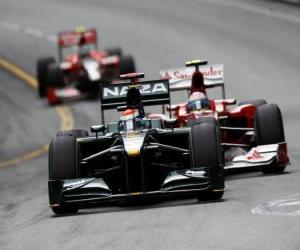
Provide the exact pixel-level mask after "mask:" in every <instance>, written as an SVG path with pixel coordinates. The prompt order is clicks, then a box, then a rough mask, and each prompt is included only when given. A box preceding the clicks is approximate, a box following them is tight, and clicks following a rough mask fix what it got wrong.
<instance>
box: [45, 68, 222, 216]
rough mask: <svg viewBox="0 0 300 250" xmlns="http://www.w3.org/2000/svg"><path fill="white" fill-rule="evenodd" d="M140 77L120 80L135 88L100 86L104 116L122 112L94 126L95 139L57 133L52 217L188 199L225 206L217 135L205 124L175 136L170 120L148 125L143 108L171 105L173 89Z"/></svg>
mask: <svg viewBox="0 0 300 250" xmlns="http://www.w3.org/2000/svg"><path fill="white" fill-rule="evenodd" d="M143 75H144V74H142V73H140V74H139V73H134V74H127V75H123V76H122V78H123V79H124V80H126V79H129V80H130V81H131V82H130V83H128V82H123V83H116V84H101V86H100V89H101V113H102V116H103V117H104V111H105V110H108V109H117V110H119V111H120V112H122V113H121V117H120V119H119V120H118V121H116V122H110V123H108V124H107V125H106V126H104V125H95V126H91V132H92V133H94V134H93V135H89V133H88V132H87V131H85V130H72V131H64V132H59V133H58V134H57V136H56V137H55V138H53V140H52V141H51V143H50V148H49V182H48V187H49V201H50V207H51V208H52V210H53V212H54V213H56V214H64V213H74V212H77V210H78V206H79V204H81V203H101V202H105V203H107V202H115V203H118V202H124V201H125V202H127V201H139V200H143V199H147V198H150V197H151V198H154V197H166V196H180V195H187V194H188V195H195V196H196V197H197V198H198V199H199V200H215V199H221V198H222V196H223V193H224V174H223V161H222V158H221V154H220V153H221V151H220V141H219V136H218V134H219V133H218V130H219V128H218V127H217V126H216V124H213V123H210V122H206V121H204V120H203V122H201V123H200V124H194V125H192V126H191V127H182V128H174V127H172V124H173V119H168V118H167V117H166V118H165V119H164V120H162V119H150V118H148V117H147V116H146V115H145V110H144V107H145V106H147V105H165V104H168V105H170V91H169V81H168V80H155V81H140V80H138V78H141V77H143ZM169 115H171V114H169ZM102 122H103V121H102ZM198 138H202V139H201V140H198Z"/></svg>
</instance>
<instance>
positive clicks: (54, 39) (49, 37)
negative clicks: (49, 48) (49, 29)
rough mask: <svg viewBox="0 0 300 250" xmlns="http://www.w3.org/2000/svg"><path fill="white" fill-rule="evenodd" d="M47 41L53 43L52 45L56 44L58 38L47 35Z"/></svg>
mask: <svg viewBox="0 0 300 250" xmlns="http://www.w3.org/2000/svg"><path fill="white" fill-rule="evenodd" d="M46 39H47V40H48V41H49V42H52V43H56V41H57V38H56V36H54V35H47V36H46Z"/></svg>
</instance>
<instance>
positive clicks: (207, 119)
mask: <svg viewBox="0 0 300 250" xmlns="http://www.w3.org/2000/svg"><path fill="white" fill-rule="evenodd" d="M204 122H209V123H212V124H214V125H215V126H218V122H217V120H216V119H215V118H214V117H212V116H204V117H200V118H198V119H194V120H189V121H188V122H187V124H186V125H187V126H188V127H192V126H194V125H196V124H201V123H204Z"/></svg>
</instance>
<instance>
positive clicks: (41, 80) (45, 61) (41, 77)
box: [36, 57, 55, 98]
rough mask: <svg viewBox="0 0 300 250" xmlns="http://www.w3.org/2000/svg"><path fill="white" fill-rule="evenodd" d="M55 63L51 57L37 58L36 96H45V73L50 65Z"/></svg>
mask: <svg viewBox="0 0 300 250" xmlns="http://www.w3.org/2000/svg"><path fill="white" fill-rule="evenodd" d="M52 63H55V59H54V58H53V57H43V58H39V59H38V61H37V65H36V71H37V80H38V95H39V97H40V98H43V97H45V96H46V95H47V73H48V67H49V65H50V64H52Z"/></svg>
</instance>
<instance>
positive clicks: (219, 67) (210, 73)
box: [160, 64, 224, 80]
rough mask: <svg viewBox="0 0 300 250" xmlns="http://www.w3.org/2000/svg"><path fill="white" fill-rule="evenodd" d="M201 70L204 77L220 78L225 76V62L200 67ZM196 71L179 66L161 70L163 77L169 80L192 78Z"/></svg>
mask: <svg viewBox="0 0 300 250" xmlns="http://www.w3.org/2000/svg"><path fill="white" fill-rule="evenodd" d="M199 70H200V72H201V73H202V74H203V77H204V79H219V78H223V76H224V66H223V64H213V65H209V66H202V67H200V69H199ZM193 73H194V69H193V68H178V69H168V70H163V71H161V72H160V76H161V77H162V78H163V79H168V80H183V79H191V78H192V75H193Z"/></svg>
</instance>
